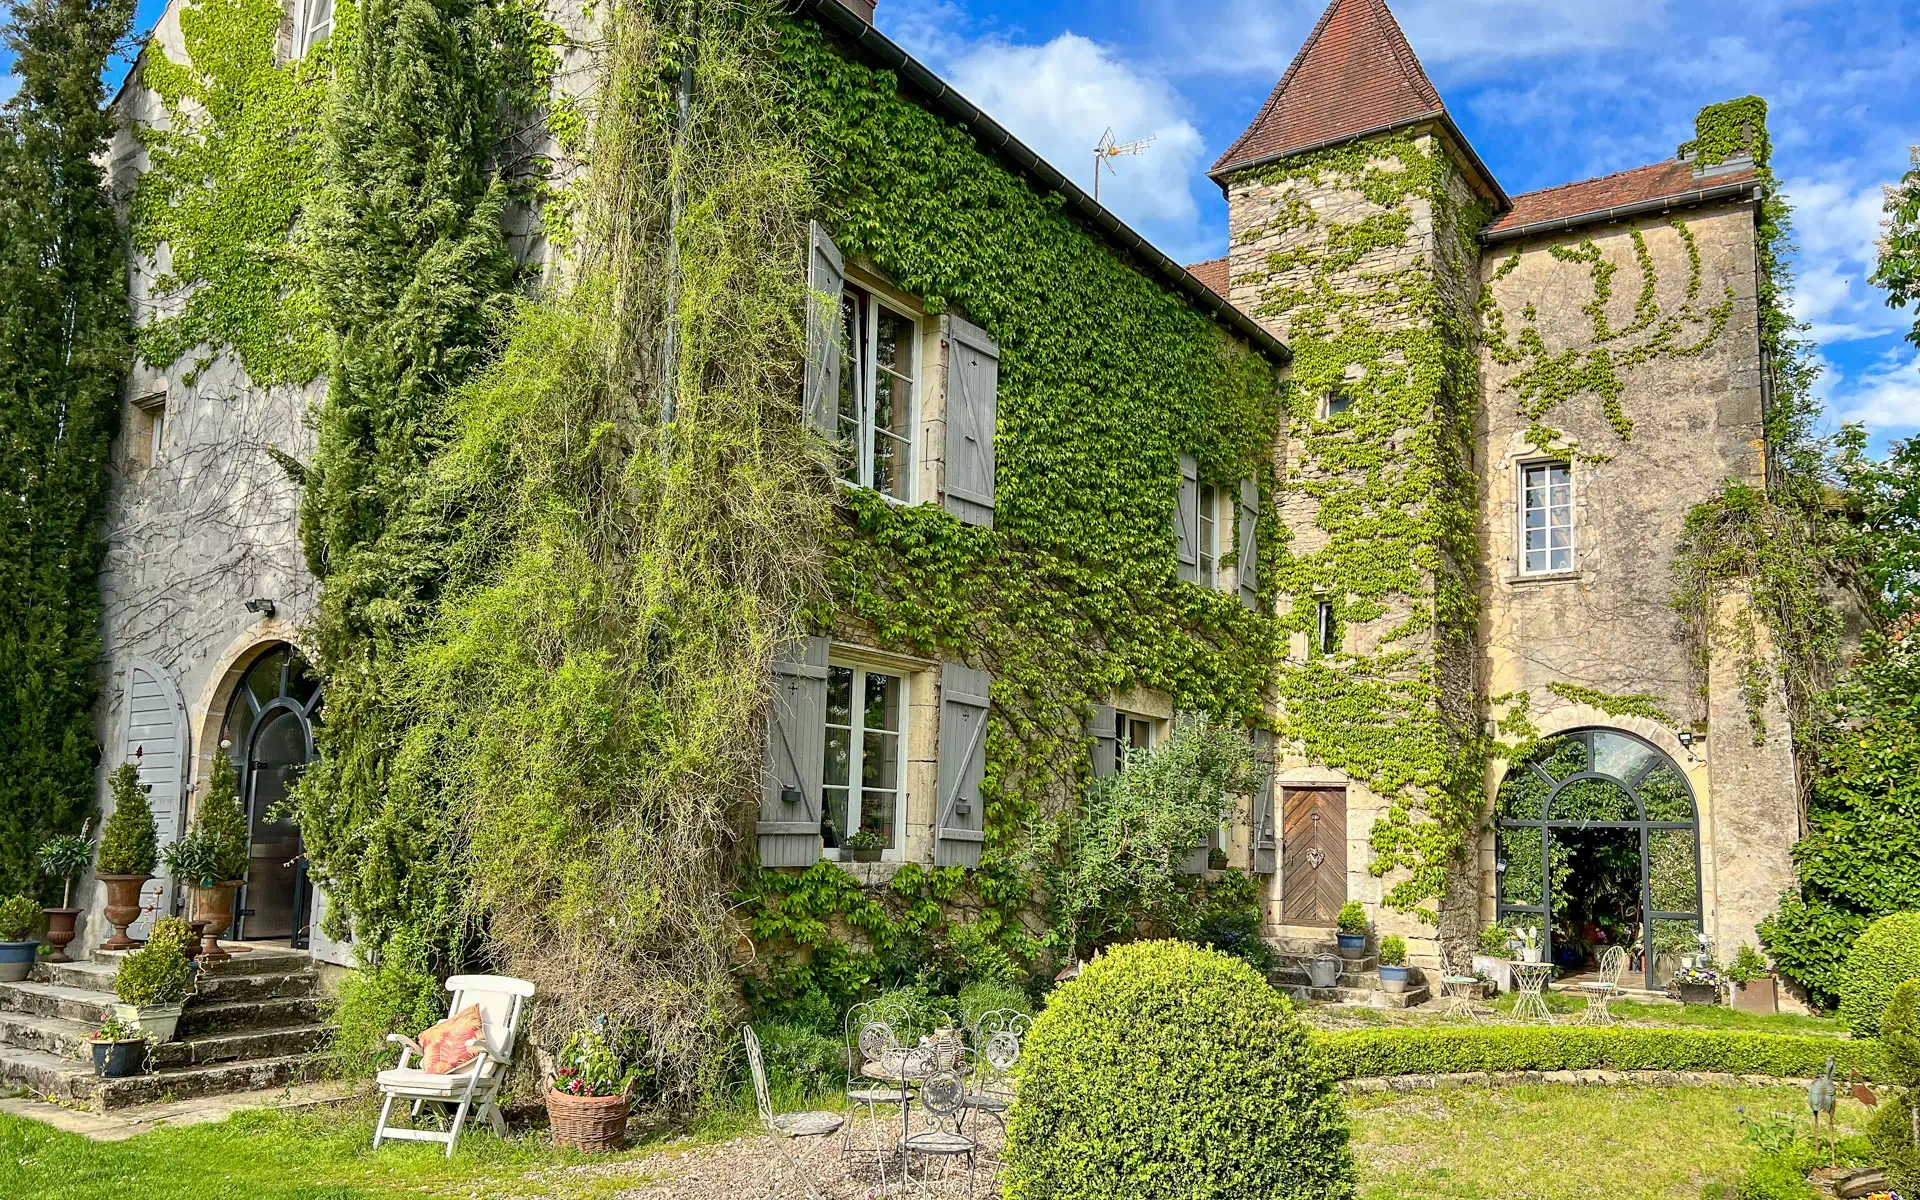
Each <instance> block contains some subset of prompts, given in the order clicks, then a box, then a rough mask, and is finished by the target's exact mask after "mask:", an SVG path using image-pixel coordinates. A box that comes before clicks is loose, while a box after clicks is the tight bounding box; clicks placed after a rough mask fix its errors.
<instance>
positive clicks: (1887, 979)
mask: <svg viewBox="0 0 1920 1200" xmlns="http://www.w3.org/2000/svg"><path fill="white" fill-rule="evenodd" d="M1846 978H1847V984H1846V989H1845V990H1844V991H1842V992H1841V993H1840V1020H1841V1021H1842V1022H1844V1023H1845V1024H1846V1027H1847V1028H1848V1029H1851V1030H1852V1031H1853V1032H1854V1033H1856V1034H1858V1035H1860V1036H1861V1037H1872V1036H1873V1035H1874V1034H1876V1033H1878V1032H1880V1013H1881V1010H1883V1009H1885V1008H1886V1007H1887V1001H1888V1000H1890V999H1892V997H1893V989H1895V988H1897V987H1899V986H1900V985H1901V984H1902V983H1905V982H1906V981H1907V980H1909V979H1916V978H1920V912H1902V913H1893V914H1892V915H1890V916H1885V917H1881V918H1880V919H1879V920H1877V921H1875V922H1874V923H1873V924H1871V925H1869V926H1867V929H1866V932H1864V933H1862V934H1861V935H1860V936H1859V937H1858V938H1855V939H1854V943H1853V949H1851V950H1849V951H1848V952H1847V975H1846Z"/></svg>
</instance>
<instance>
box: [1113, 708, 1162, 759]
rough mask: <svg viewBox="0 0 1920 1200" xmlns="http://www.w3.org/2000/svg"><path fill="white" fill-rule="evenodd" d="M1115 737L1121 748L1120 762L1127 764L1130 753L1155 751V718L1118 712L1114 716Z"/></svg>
mask: <svg viewBox="0 0 1920 1200" xmlns="http://www.w3.org/2000/svg"><path fill="white" fill-rule="evenodd" d="M1113 737H1114V741H1115V743H1116V744H1117V745H1118V748H1119V752H1120V761H1121V762H1122V763H1125V762H1126V761H1127V754H1128V753H1129V752H1130V751H1134V750H1151V749H1153V718H1151V717H1143V716H1140V715H1139V714H1137V713H1130V712H1117V711H1116V712H1115V713H1114V714H1113Z"/></svg>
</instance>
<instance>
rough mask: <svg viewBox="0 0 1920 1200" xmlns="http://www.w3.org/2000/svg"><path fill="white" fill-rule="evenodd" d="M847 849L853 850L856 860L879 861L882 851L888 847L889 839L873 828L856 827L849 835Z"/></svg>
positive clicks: (854, 859)
mask: <svg viewBox="0 0 1920 1200" xmlns="http://www.w3.org/2000/svg"><path fill="white" fill-rule="evenodd" d="M846 845H847V849H849V850H851V851H853V861H855V862H879V861H880V852H881V851H882V850H884V849H886V847H887V841H886V839H885V838H883V837H881V836H880V835H879V834H878V833H876V832H874V831H873V830H871V829H856V830H854V831H853V832H852V833H850V834H848V835H847V842H846Z"/></svg>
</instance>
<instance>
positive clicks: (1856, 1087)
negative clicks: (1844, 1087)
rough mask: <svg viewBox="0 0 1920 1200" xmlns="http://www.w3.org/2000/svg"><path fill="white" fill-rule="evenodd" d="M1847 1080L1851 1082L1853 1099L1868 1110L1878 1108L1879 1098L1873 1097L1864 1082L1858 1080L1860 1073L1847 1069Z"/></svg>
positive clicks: (1871, 1090) (1860, 1079)
mask: <svg viewBox="0 0 1920 1200" xmlns="http://www.w3.org/2000/svg"><path fill="white" fill-rule="evenodd" d="M1847 1078H1848V1079H1850V1080H1852V1081H1853V1098H1854V1099H1855V1100H1858V1101H1859V1102H1860V1103H1862V1104H1864V1105H1866V1106H1867V1107H1868V1108H1879V1107H1880V1097H1878V1096H1876V1095H1874V1093H1873V1089H1872V1088H1870V1087H1868V1086H1867V1082H1866V1080H1864V1079H1862V1078H1860V1072H1859V1071H1858V1070H1857V1069H1856V1068H1853V1067H1848V1068H1847Z"/></svg>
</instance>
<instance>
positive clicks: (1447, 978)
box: [1440, 949, 1480, 1020]
mask: <svg viewBox="0 0 1920 1200" xmlns="http://www.w3.org/2000/svg"><path fill="white" fill-rule="evenodd" d="M1479 999H1480V977H1479V976H1478V975H1471V974H1465V973H1462V972H1461V971H1460V970H1459V969H1458V967H1456V966H1455V965H1454V960H1453V958H1452V956H1451V955H1449V954H1448V953H1447V952H1446V951H1445V950H1444V949H1443V950H1441V951H1440V1015H1441V1016H1443V1017H1465V1018H1467V1019H1468V1020H1472V1019H1473V1018H1474V1017H1476V1016H1478V1015H1479V1012H1480V1007H1479Z"/></svg>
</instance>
